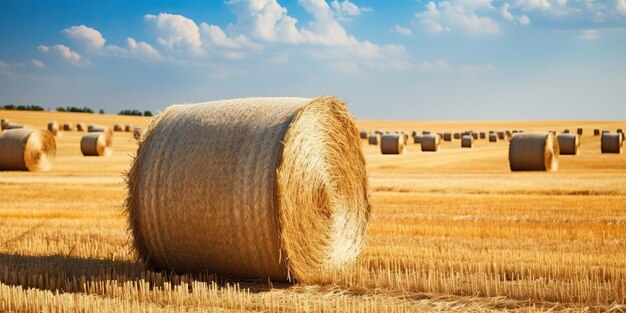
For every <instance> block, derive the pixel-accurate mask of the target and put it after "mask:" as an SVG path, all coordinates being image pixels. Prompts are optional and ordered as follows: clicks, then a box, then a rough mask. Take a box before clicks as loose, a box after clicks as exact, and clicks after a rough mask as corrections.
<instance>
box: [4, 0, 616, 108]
mask: <svg viewBox="0 0 626 313" xmlns="http://www.w3.org/2000/svg"><path fill="white" fill-rule="evenodd" d="M323 94H324V95H336V96H338V97H339V98H341V99H344V100H346V101H348V103H349V105H350V110H351V111H352V112H353V114H355V115H356V116H357V117H359V118H368V119H411V120H433V119H436V120H451V119H452V120H466V119H467V120H470V119H471V120H477V119H478V120H480V119H610V120H615V119H621V120H623V119H625V118H626V0H604V1H598V0H595V1H594V0H448V1H424V0H422V1H418V0H393V1H380V0H378V1H374V0H350V1H348V0H326V1H324V0H293V1H287V0H229V1H225V2H224V1H159V0H150V1H148V0H146V1H116V0H110V1H86V0H82V1H25V0H15V1H7V0H0V104H11V103H13V104H38V105H42V106H44V107H50V108H54V107H56V106H60V105H62V106H89V107H92V108H94V109H99V108H104V109H105V110H106V111H107V112H108V113H117V112H118V111H120V110H122V109H126V108H129V109H141V110H153V111H155V112H158V111H159V110H161V109H162V108H164V107H166V106H168V105H169V104H172V103H192V102H200V101H208V100H216V99H224V98H236V97H248V96H301V97H315V96H318V95H323Z"/></svg>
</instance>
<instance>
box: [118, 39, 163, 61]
mask: <svg viewBox="0 0 626 313" xmlns="http://www.w3.org/2000/svg"><path fill="white" fill-rule="evenodd" d="M126 44H127V45H128V51H129V53H130V54H131V55H132V56H134V57H136V58H138V59H141V60H161V59H163V56H161V54H160V53H159V51H157V49H155V48H154V47H152V46H151V45H149V44H148V43H146V42H144V41H139V42H137V41H136V40H135V39H133V38H131V37H128V39H126Z"/></svg>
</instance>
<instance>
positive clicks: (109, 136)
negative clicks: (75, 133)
mask: <svg viewBox="0 0 626 313" xmlns="http://www.w3.org/2000/svg"><path fill="white" fill-rule="evenodd" d="M87 132H89V133H104V134H105V135H106V140H107V147H110V146H112V145H113V129H111V127H108V126H98V125H89V126H87Z"/></svg>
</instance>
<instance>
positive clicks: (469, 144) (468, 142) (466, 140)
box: [461, 135, 473, 148]
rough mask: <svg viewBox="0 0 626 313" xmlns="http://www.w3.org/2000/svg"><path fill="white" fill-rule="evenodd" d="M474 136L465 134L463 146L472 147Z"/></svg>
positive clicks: (462, 139) (462, 141) (462, 140)
mask: <svg viewBox="0 0 626 313" xmlns="http://www.w3.org/2000/svg"><path fill="white" fill-rule="evenodd" d="M472 140H473V138H472V136H468V135H465V136H463V137H462V138H461V148H471V147H472Z"/></svg>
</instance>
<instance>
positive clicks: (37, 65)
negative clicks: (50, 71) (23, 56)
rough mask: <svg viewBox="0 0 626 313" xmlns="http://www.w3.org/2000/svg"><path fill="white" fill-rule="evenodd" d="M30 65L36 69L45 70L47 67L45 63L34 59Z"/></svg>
mask: <svg viewBox="0 0 626 313" xmlns="http://www.w3.org/2000/svg"><path fill="white" fill-rule="evenodd" d="M30 63H31V64H32V65H33V66H34V67H36V68H43V67H46V64H44V63H43V62H41V61H39V60H37V59H32V60H30Z"/></svg>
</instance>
